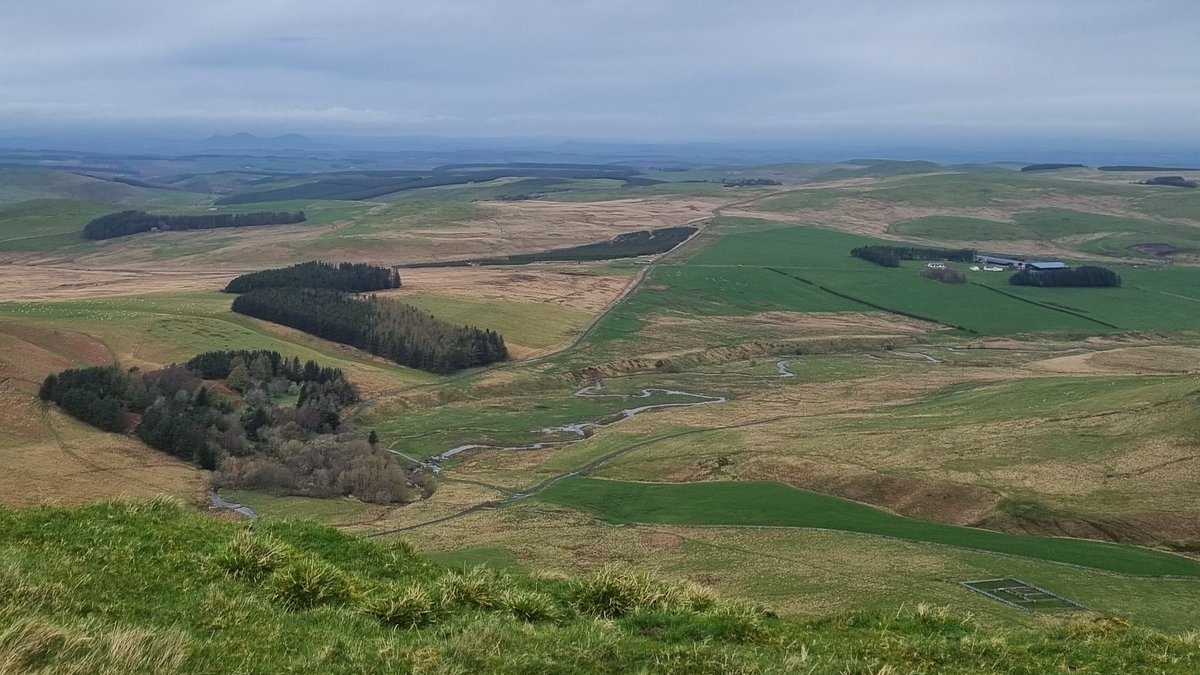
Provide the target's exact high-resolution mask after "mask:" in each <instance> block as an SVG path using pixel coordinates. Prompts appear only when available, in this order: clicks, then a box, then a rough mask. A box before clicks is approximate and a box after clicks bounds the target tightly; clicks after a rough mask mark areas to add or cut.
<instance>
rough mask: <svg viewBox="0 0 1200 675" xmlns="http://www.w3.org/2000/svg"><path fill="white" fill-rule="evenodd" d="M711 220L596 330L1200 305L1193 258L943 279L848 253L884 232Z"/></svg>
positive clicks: (1043, 322)
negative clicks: (710, 230) (720, 320)
mask: <svg viewBox="0 0 1200 675" xmlns="http://www.w3.org/2000/svg"><path fill="white" fill-rule="evenodd" d="M715 227H718V228H720V229H721V231H724V232H728V233H727V234H725V235H724V236H722V237H721V238H720V239H718V240H716V241H715V243H712V244H710V245H709V246H708V247H707V248H704V249H702V250H700V251H699V252H698V253H696V254H694V255H692V256H691V257H690V258H688V259H687V260H685V261H684V262H682V263H677V264H665V265H661V266H659V267H658V268H656V269H655V270H654V272H653V273H652V275H651V276H650V278H649V279H648V280H647V282H646V283H645V284H644V285H643V287H642V288H641V289H640V290H639V291H638V292H637V293H636V294H635V295H634V296H633V297H632V298H630V299H629V300H628V301H627V302H626V303H624V304H623V305H621V306H620V307H619V308H618V309H617V310H616V311H615V312H613V313H612V314H611V315H610V316H609V317H607V318H606V319H605V321H604V322H603V323H602V324H601V325H600V326H599V328H598V330H597V331H596V333H595V339H596V340H599V341H605V340H614V339H621V338H625V339H632V338H634V337H636V336H637V335H638V334H639V331H640V330H641V329H642V328H643V327H644V326H645V324H646V322H647V320H649V319H651V318H653V317H654V316H656V315H665V314H671V313H677V314H681V315H687V316H705V315H707V316H730V315H733V316H736V315H746V314H752V313H756V312H766V311H797V312H839V311H859V312H861V311H883V310H885V309H886V310H890V311H893V312H896V313H900V314H905V315H910V316H914V317H918V318H924V319H928V320H931V321H936V322H939V323H942V324H945V325H947V326H951V327H958V328H960V329H962V330H966V331H969V332H973V333H977V334H980V335H1012V334H1019V333H1031V332H1049V333H1062V334H1074V335H1091V334H1101V333H1110V332H1115V331H1118V330H1148V331H1156V330H1162V331H1168V330H1196V329H1200V312H1180V311H1178V309H1179V307H1180V305H1181V303H1184V305H1185V306H1186V305H1187V304H1190V303H1192V302H1195V301H1196V300H1197V299H1200V293H1197V292H1196V291H1195V288H1197V287H1198V286H1197V282H1200V268H1194V267H1183V266H1175V267H1171V268H1167V269H1146V268H1136V267H1125V266H1119V267H1118V272H1119V273H1120V274H1122V275H1123V276H1124V277H1125V279H1126V284H1125V286H1124V287H1122V288H1119V289H1079V288H1060V289H1040V288H1037V289H1035V288H1027V287H1015V286H1009V285H1008V284H1007V279H1008V275H1006V274H986V273H970V272H968V274H969V275H970V276H969V277H968V278H969V280H970V281H972V282H975V283H969V284H959V285H955V284H941V283H937V282H935V281H931V280H929V279H925V278H923V277H921V276H920V271H921V270H922V269H924V265H923V264H922V263H919V262H906V263H904V264H902V265H901V266H900V267H898V268H884V267H879V266H877V265H874V264H871V263H869V262H866V261H863V260H859V259H857V258H852V257H851V256H850V255H849V252H850V249H852V248H854V247H856V246H863V245H866V244H877V243H887V242H883V241H880V240H872V239H866V238H863V237H857V236H854V235H850V234H845V233H841V232H835V231H830V230H822V229H817V228H809V227H778V226H776V227H771V228H766V229H764V225H763V223H762V221H753V220H746V219H722V220H719V221H718V222H717V223H716V224H715ZM742 228H745V229H747V230H749V231H745V232H739V229H742ZM959 267H962V268H963V269H964V270H965V268H966V266H965V265H959ZM806 282H807V283H806ZM989 289H996V290H989ZM996 291H1002V293H1001V292H996ZM1012 296H1017V297H1012ZM730 337H731V339H736V336H730Z"/></svg>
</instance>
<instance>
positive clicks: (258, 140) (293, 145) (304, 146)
mask: <svg viewBox="0 0 1200 675" xmlns="http://www.w3.org/2000/svg"><path fill="white" fill-rule="evenodd" d="M200 145H201V146H202V147H204V148H205V149H207V150H319V149H322V148H327V147H328V146H326V145H325V144H323V143H318V142H316V141H314V140H312V139H311V138H308V137H307V136H303V135H301V134H283V135H282V136H271V137H267V138H263V137H260V136H256V135H254V134H252V133H250V132H247V131H243V132H240V133H236V134H233V135H232V136H221V135H219V134H218V135H213V136H209V137H208V138H206V139H204V140H203V141H200Z"/></svg>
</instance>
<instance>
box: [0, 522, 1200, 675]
mask: <svg viewBox="0 0 1200 675" xmlns="http://www.w3.org/2000/svg"><path fill="white" fill-rule="evenodd" d="M0 592H2V594H0V673H28V672H34V673H38V672H42V673H127V672H171V673H174V672H185V673H214V672H219V673H278V672H320V673H360V672H400V673H474V672H488V673H534V672H536V673H543V672H552V673H627V672H643V673H689V674H690V673H785V672H807V673H879V672H895V673H910V672H938V673H987V672H1024V673H1035V672H1036V673H1041V672H1057V671H1063V670H1075V671H1083V670H1087V671H1089V672H1121V673H1192V672H1196V670H1197V669H1198V668H1200V649H1198V644H1197V642H1198V640H1197V637H1196V635H1195V634H1185V635H1169V634H1165V633H1160V632H1155V631H1149V630H1146V629H1143V628H1140V627H1138V626H1136V625H1130V624H1128V623H1125V622H1123V621H1119V620H1113V619H1109V618H1105V617H1099V616H1092V617H1088V618H1087V619H1086V620H1083V621H1078V622H1062V623H1053V622H1051V623H1050V624H1049V625H1043V626H1042V627H1039V628H1036V629H1032V630H1011V629H1003V630H996V629H987V628H981V627H980V626H978V625H976V623H975V622H974V621H973V620H972V619H971V618H970V617H964V616H961V615H960V614H959V613H958V612H956V611H955V610H954V609H952V608H951V609H947V608H944V607H938V606H934V605H916V606H915V607H905V608H901V609H900V610H895V609H892V610H890V611H878V612H871V613H860V614H853V615H848V616H839V617H833V618H829V619H825V620H821V621H798V620H787V619H779V618H776V617H774V616H773V615H771V614H770V613H768V612H765V611H763V610H761V609H757V608H754V607H748V606H744V605H740V604H737V603H734V602H730V601H728V600H723V599H721V598H717V597H716V596H714V595H713V594H712V593H711V592H710V591H708V590H706V589H703V588H699V587H694V586H689V585H681V584H672V583H664V582H661V581H658V580H655V579H653V578H651V577H649V576H647V575H645V574H642V573H640V572H637V571H634V570H628V569H620V568H605V569H602V570H600V571H598V572H595V573H593V574H590V575H588V576H585V577H582V578H578V579H570V578H560V577H557V576H542V577H537V576H525V575H519V574H499V573H495V572H489V571H487V570H484V569H475V570H467V571H454V570H450V569H447V568H444V567H440V566H437V565H434V564H431V563H429V562H428V561H426V560H424V559H423V558H421V557H420V556H418V555H414V554H413V553H412V552H411V550H410V549H408V548H407V547H406V546H404V545H395V544H388V543H385V542H375V541H364V540H361V539H356V538H353V537H350V536H348V535H345V534H342V533H339V532H337V531H335V530H333V529H330V528H325V527H320V526H317V525H313V524H310V523H301V522H284V523H259V524H257V525H255V526H254V527H253V528H252V529H249V530H248V529H247V528H246V527H245V526H243V525H237V524H232V523H227V522H220V521H214V520H209V519H206V518H203V517H201V516H198V515H194V514H190V513H188V512H187V511H185V510H183V509H182V508H181V507H180V506H179V504H178V503H172V502H169V501H156V502H149V503H145V502H110V503H106V504H99V505H96V506H91V507H85V508H79V509H61V508H40V509H33V510H29V511H23V512H12V511H0Z"/></svg>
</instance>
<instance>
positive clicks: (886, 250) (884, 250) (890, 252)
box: [850, 246, 977, 267]
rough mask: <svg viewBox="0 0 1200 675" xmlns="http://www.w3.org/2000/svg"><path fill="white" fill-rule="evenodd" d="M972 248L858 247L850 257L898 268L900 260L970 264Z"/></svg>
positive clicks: (973, 257)
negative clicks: (947, 261) (954, 261)
mask: <svg viewBox="0 0 1200 675" xmlns="http://www.w3.org/2000/svg"><path fill="white" fill-rule="evenodd" d="M976 253H977V251H976V250H975V249H973V248H924V247H920V246H859V247H858V248H852V249H850V255H852V256H854V257H855V258H862V259H863V260H866V261H868V262H873V263H875V264H876V265H882V266H883V267H899V266H900V261H901V260H957V261H959V262H971V261H972V260H974V259H975V254H976Z"/></svg>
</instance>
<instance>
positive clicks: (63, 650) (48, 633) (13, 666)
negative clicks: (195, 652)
mask: <svg viewBox="0 0 1200 675" xmlns="http://www.w3.org/2000/svg"><path fill="white" fill-rule="evenodd" d="M0 626H3V627H2V628H0V673H31V672H42V673H63V674H66V673H79V674H81V675H82V674H85V673H86V674H89V675H90V674H92V673H113V674H116V673H135V672H136V673H170V672H178V671H179V670H180V668H181V667H182V665H183V662H184V660H185V659H187V657H188V653H189V651H190V648H189V645H188V640H187V638H186V637H185V636H184V635H182V634H179V633H175V632H172V631H152V630H146V629H142V628H122V629H112V628H106V627H104V626H101V625H100V624H99V623H98V622H93V621H89V622H85V623H83V624H81V625H78V626H64V625H60V624H57V623H53V622H50V621H46V620H44V619H41V618H37V617H29V616H19V615H17V614H15V613H14V614H7V613H0Z"/></svg>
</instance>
